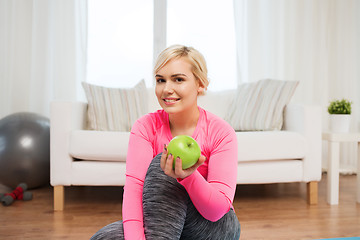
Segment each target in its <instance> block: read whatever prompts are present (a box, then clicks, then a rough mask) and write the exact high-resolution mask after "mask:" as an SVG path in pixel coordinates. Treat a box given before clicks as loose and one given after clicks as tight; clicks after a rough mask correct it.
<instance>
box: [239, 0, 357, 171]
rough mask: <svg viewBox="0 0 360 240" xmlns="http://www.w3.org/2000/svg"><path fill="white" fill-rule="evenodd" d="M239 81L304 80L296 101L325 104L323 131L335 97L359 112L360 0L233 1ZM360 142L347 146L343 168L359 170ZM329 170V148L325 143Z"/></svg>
mask: <svg viewBox="0 0 360 240" xmlns="http://www.w3.org/2000/svg"><path fill="white" fill-rule="evenodd" d="M234 12H235V28H236V38H237V59H238V69H239V71H238V84H241V83H244V82H252V81H256V80H258V79H262V78H276V79H281V80H297V81H300V84H299V87H298V89H297V90H296V93H295V95H294V98H293V102H296V103H303V104H317V105H321V106H322V109H323V130H326V129H327V128H328V113H327V105H328V104H329V101H330V100H332V99H334V98H348V99H350V100H351V101H353V114H352V126H351V130H352V131H357V129H358V125H359V123H358V121H357V115H358V113H359V112H360V111H359V110H360V94H359V92H360V44H359V43H360V1H358V0H271V1H268V0H234ZM355 146H356V145H355V144H352V143H351V144H343V146H342V149H341V163H340V168H341V169H342V170H343V171H344V172H355V170H356V150H355ZM323 147H324V148H323V163H324V164H323V166H324V168H326V161H325V160H326V157H327V152H326V151H327V146H326V144H325V143H324V144H323Z"/></svg>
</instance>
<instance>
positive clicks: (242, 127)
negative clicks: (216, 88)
mask: <svg viewBox="0 0 360 240" xmlns="http://www.w3.org/2000/svg"><path fill="white" fill-rule="evenodd" d="M298 84H299V82H297V81H280V80H273V79H264V80H260V81H257V82H253V83H246V84H242V85H240V86H239V88H238V90H237V93H236V95H235V97H234V100H233V102H232V103H231V104H230V105H229V107H228V108H227V114H226V116H225V120H226V121H227V122H229V123H230V125H231V126H232V127H233V128H234V129H235V130H239V131H268V130H281V128H282V124H283V111H284V108H285V106H286V105H287V104H288V103H289V102H290V99H291V97H292V95H293V94H294V91H295V89H296V87H297V85H298Z"/></svg>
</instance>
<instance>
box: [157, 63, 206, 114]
mask: <svg viewBox="0 0 360 240" xmlns="http://www.w3.org/2000/svg"><path fill="white" fill-rule="evenodd" d="M155 78H156V87H155V94H156V96H157V98H158V101H159V103H160V106H161V107H162V108H163V109H164V110H165V111H166V112H167V113H169V114H170V113H180V112H186V111H192V110H194V109H197V96H198V94H199V93H200V92H202V91H203V88H202V87H200V85H199V81H198V80H197V79H196V78H195V76H194V74H193V72H192V66H191V64H190V63H189V62H188V61H187V60H186V58H184V57H180V58H175V59H172V60H170V61H169V62H168V63H166V64H165V65H164V66H163V67H162V68H161V69H159V71H158V72H156V75H155Z"/></svg>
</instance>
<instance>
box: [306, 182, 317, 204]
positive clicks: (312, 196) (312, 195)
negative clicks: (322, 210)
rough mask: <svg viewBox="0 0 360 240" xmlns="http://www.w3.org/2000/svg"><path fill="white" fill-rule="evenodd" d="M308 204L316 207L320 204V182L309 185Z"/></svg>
mask: <svg viewBox="0 0 360 240" xmlns="http://www.w3.org/2000/svg"><path fill="white" fill-rule="evenodd" d="M307 202H308V204H310V205H316V204H317V203H318V182H316V181H313V182H308V183H307Z"/></svg>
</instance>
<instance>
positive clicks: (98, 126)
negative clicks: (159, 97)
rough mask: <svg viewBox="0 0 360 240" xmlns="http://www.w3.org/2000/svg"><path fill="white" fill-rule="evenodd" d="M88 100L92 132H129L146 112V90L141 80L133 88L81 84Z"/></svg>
mask: <svg viewBox="0 0 360 240" xmlns="http://www.w3.org/2000/svg"><path fill="white" fill-rule="evenodd" d="M82 85H83V88H84V90H85V94H86V98H87V100H88V121H89V127H90V129H92V130H100V131H130V130H131V126H132V124H133V123H134V122H135V121H136V120H137V119H138V118H139V117H141V116H142V115H144V114H146V113H147V112H148V109H147V107H148V105H147V101H148V98H147V89H146V85H145V81H144V80H141V81H140V82H139V83H138V84H137V85H136V86H135V87H134V88H107V87H102V86H96V85H93V84H89V83H86V82H83V83H82Z"/></svg>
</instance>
